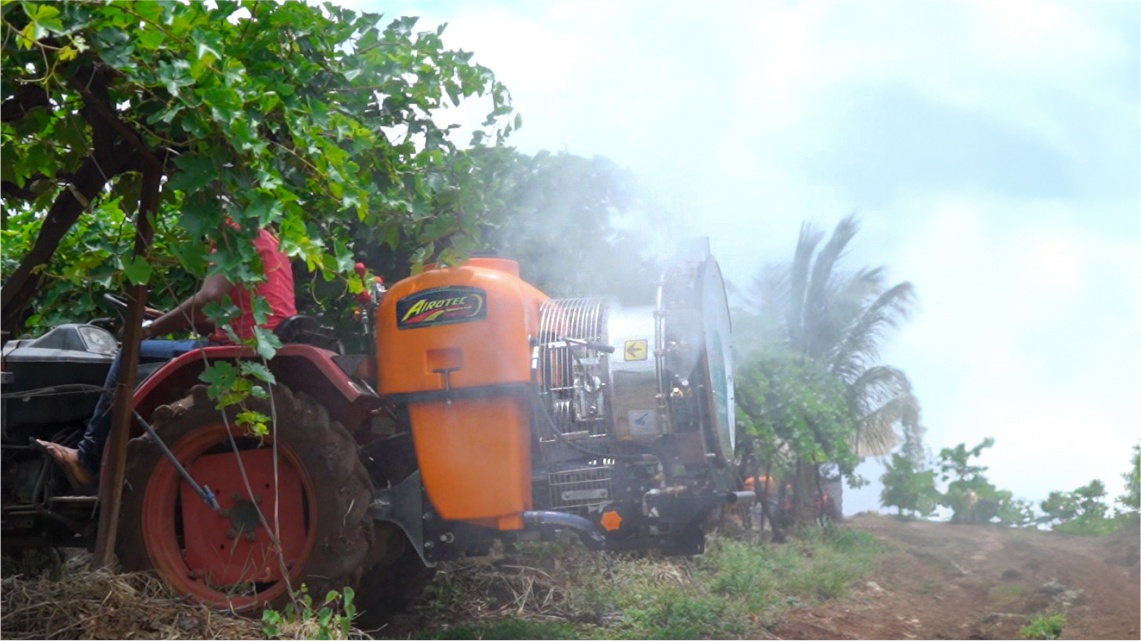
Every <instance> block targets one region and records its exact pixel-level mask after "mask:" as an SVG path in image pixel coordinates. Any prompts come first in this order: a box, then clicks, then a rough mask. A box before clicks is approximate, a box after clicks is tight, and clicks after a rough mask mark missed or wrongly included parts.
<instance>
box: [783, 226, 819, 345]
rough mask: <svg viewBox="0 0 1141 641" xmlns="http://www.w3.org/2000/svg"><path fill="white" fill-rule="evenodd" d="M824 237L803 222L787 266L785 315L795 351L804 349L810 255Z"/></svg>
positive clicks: (790, 343) (790, 339)
mask: <svg viewBox="0 0 1141 641" xmlns="http://www.w3.org/2000/svg"><path fill="white" fill-rule="evenodd" d="M823 239H824V232H821V231H819V230H816V229H814V228H813V227H812V225H810V224H808V223H804V224H803V225H801V226H800V238H799V239H798V240H797V242H796V253H795V254H793V258H792V265H791V266H790V268H789V286H788V298H787V299H786V307H785V316H786V319H787V320H786V321H785V322H786V324H787V327H788V333H789V336H788V338H789V346H790V347H792V348H793V349H794V350H796V351H801V352H803V351H804V347H805V344H804V331H803V330H804V325H805V318H806V317H805V314H806V312H807V311H808V310H807V309H806V307H805V302H806V301H805V296H806V292H807V291H808V279H809V275H810V272H809V267H810V266H811V264H812V255H813V254H814V253H815V252H816V246H817V245H819V244H820V241H821V240H823Z"/></svg>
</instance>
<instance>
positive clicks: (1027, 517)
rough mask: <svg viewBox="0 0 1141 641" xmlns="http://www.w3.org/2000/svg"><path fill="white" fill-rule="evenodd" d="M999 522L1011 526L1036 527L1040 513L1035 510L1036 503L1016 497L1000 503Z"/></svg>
mask: <svg viewBox="0 0 1141 641" xmlns="http://www.w3.org/2000/svg"><path fill="white" fill-rule="evenodd" d="M998 522H999V523H1000V524H1001V525H1009V526H1010V527H1034V526H1035V525H1037V524H1038V515H1037V512H1035V510H1034V503H1033V502H1031V501H1028V500H1026V499H1014V500H1010V501H1004V502H1002V503H1000V504H999V507H998Z"/></svg>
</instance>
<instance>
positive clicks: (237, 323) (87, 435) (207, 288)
mask: <svg viewBox="0 0 1141 641" xmlns="http://www.w3.org/2000/svg"><path fill="white" fill-rule="evenodd" d="M254 246H255V247H256V248H257V250H258V255H259V257H260V258H261V263H262V268H263V272H264V274H265V279H264V280H263V281H262V282H260V283H258V284H257V285H256V286H255V288H254V291H253V295H255V296H257V297H259V298H264V299H265V300H266V301H267V302H268V303H269V307H270V315H269V318H267V319H266V322H265V323H264V324H263V325H262V327H264V328H266V329H271V330H272V329H273V328H275V327H277V326H278V325H279V324H281V322H282V321H283V320H285V319H286V318H289V317H290V316H293V315H295V314H297V309H296V307H295V304H294V298H293V272H292V270H291V269H290V266H289V258H288V257H287V256H286V255H285V254H284V253H282V252H281V249H280V247H279V245H278V240H277V238H276V237H275V236H274V235H273V234H271V233H270V232H268V231H266V230H264V229H263V230H261V231H259V232H258V235H257V237H256V238H255V239H254ZM226 298H229V299H230V300H231V301H232V302H233V304H234V305H236V306H237V307H238V310H239V312H238V316H237V318H235V319H234V320H233V321H232V322H231V323H230V328H231V329H232V330H233V332H234V334H235V335H236V336H237V337H238V339H239V340H242V341H244V340H246V339H249V338H252V337H253V335H254V328H255V327H256V326H257V321H256V320H255V319H254V314H253V306H252V304H251V300H252V298H251V294H250V292H249V290H247V289H246V288H244V287H237V286H235V285H234V284H233V283H231V282H230V281H229V280H227V279H226V277H225V276H222V275H221V274H212V275H210V276H207V277H206V280H204V281H203V282H202V287H201V288H199V290H198V291H197V292H195V293H194V295H192V296H191V297H190V298H187V299H186V300H185V301H183V302H182V303H181V304H180V305H179V306H178V307H176V308H174V309H173V310H171V311H169V312H167V313H165V314H163V315H162V316H160V317H158V318H156V319H155V320H154V321H152V322H148V323H144V325H143V337H142V338H143V341H142V342H141V343H140V344H139V361H140V362H141V363H153V362H158V361H167V360H170V359H172V358H174V357H176V356H180V355H182V354H185V353H186V352H189V351H193V350H195V349H199V348H201V347H207V346H211V345H231V344H233V341H232V340H231V339H230V336H229V334H227V333H226V332H225V331H224V330H223V329H222V328H216V329H214V331H213V333H211V334H210V337H209V338H208V339H188V340H155V339H151V337H152V336H164V335H166V334H170V333H172V332H178V331H184V330H190V329H198V328H201V327H202V326H203V325H204V324H205V323H206V322H207V319H206V318H205V316H204V315H203V313H202V310H203V308H205V307H206V306H207V305H209V304H210V303H218V302H222V301H224V300H225V299H226ZM121 357H122V353H121V352H120V354H119V356H116V357H115V360H114V362H113V363H112V364H111V369H110V370H108V372H107V380H106V382H105V383H104V384H103V387H104V392H103V395H102V396H100V398H99V402H98V403H97V404H96V406H95V414H94V415H93V416H92V417H91V420H90V421H88V423H87V429H86V430H85V431H84V433H83V439H82V440H80V442H79V445H78V447H76V448H70V447H65V446H63V445H60V444H58V443H51V442H48V441H41V440H38V439H36V441H35V443H36V444H37V445H38V446H39V447H41V448H42V449H43V450H44V451H45V452H47V454H48V455H49V456H51V457H52V458H53V459H54V460H55V461H56V462H57V463H59V464H60V465H61V466H63V469H64V472H66V473H67V478H68V480H69V481H70V482H71V483H72V485H74V486H76V487H82V486H87V485H90V484H91V483H92V482H93V481H94V480H95V477H96V476H97V475H98V472H99V468H100V466H101V464H102V461H103V446H104V445H105V444H106V442H107V436H108V435H109V434H110V433H111V400H112V394H113V391H114V389H115V385H116V384H117V383H118V380H119V367H120V360H121Z"/></svg>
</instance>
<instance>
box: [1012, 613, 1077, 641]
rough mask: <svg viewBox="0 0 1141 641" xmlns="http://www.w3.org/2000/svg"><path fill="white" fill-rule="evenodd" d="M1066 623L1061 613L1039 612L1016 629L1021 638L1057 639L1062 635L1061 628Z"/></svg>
mask: <svg viewBox="0 0 1141 641" xmlns="http://www.w3.org/2000/svg"><path fill="white" fill-rule="evenodd" d="M1065 625H1066V617H1065V615H1063V614H1050V615H1046V614H1040V615H1038V616H1036V617H1034V618H1033V619H1030V623H1028V624H1026V625H1025V626H1023V627H1022V629H1020V630H1019V631H1018V634H1020V635H1022V638H1023V639H1058V638H1061V636H1062V628H1063V627H1065Z"/></svg>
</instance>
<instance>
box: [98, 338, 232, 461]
mask: <svg viewBox="0 0 1141 641" xmlns="http://www.w3.org/2000/svg"><path fill="white" fill-rule="evenodd" d="M217 344H218V343H214V342H211V341H208V340H206V339H204V338H199V339H187V340H181V341H170V340H146V341H142V342H141V343H139V363H158V362H162V361H169V360H171V359H172V358H175V357H176V356H181V355H183V354H185V353H186V352H190V351H193V350H196V349H199V348H201V347H208V346H210V345H217ZM122 360H123V352H121V351H120V352H119V353H118V354H116V355H115V360H114V361H113V362H112V363H111V369H109V370H108V371H107V380H106V381H105V382H104V383H103V387H104V390H103V393H102V394H100V395H99V402H98V403H96V404H95V414H93V415H92V416H91V420H90V421H88V422H87V429H86V430H84V432H83V438H82V439H81V440H80V441H79V445H78V447H77V449H78V450H79V462H80V463H81V464H82V465H83V467H85V468H87V471H88V472H91V474H92V476H99V468H100V467H101V466H102V464H103V446H104V445H106V444H107V437H108V436H109V435H110V434H111V403H112V401H113V400H114V398H115V386H116V385H117V384H118V383H119V366H120V365H121V363H122Z"/></svg>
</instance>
